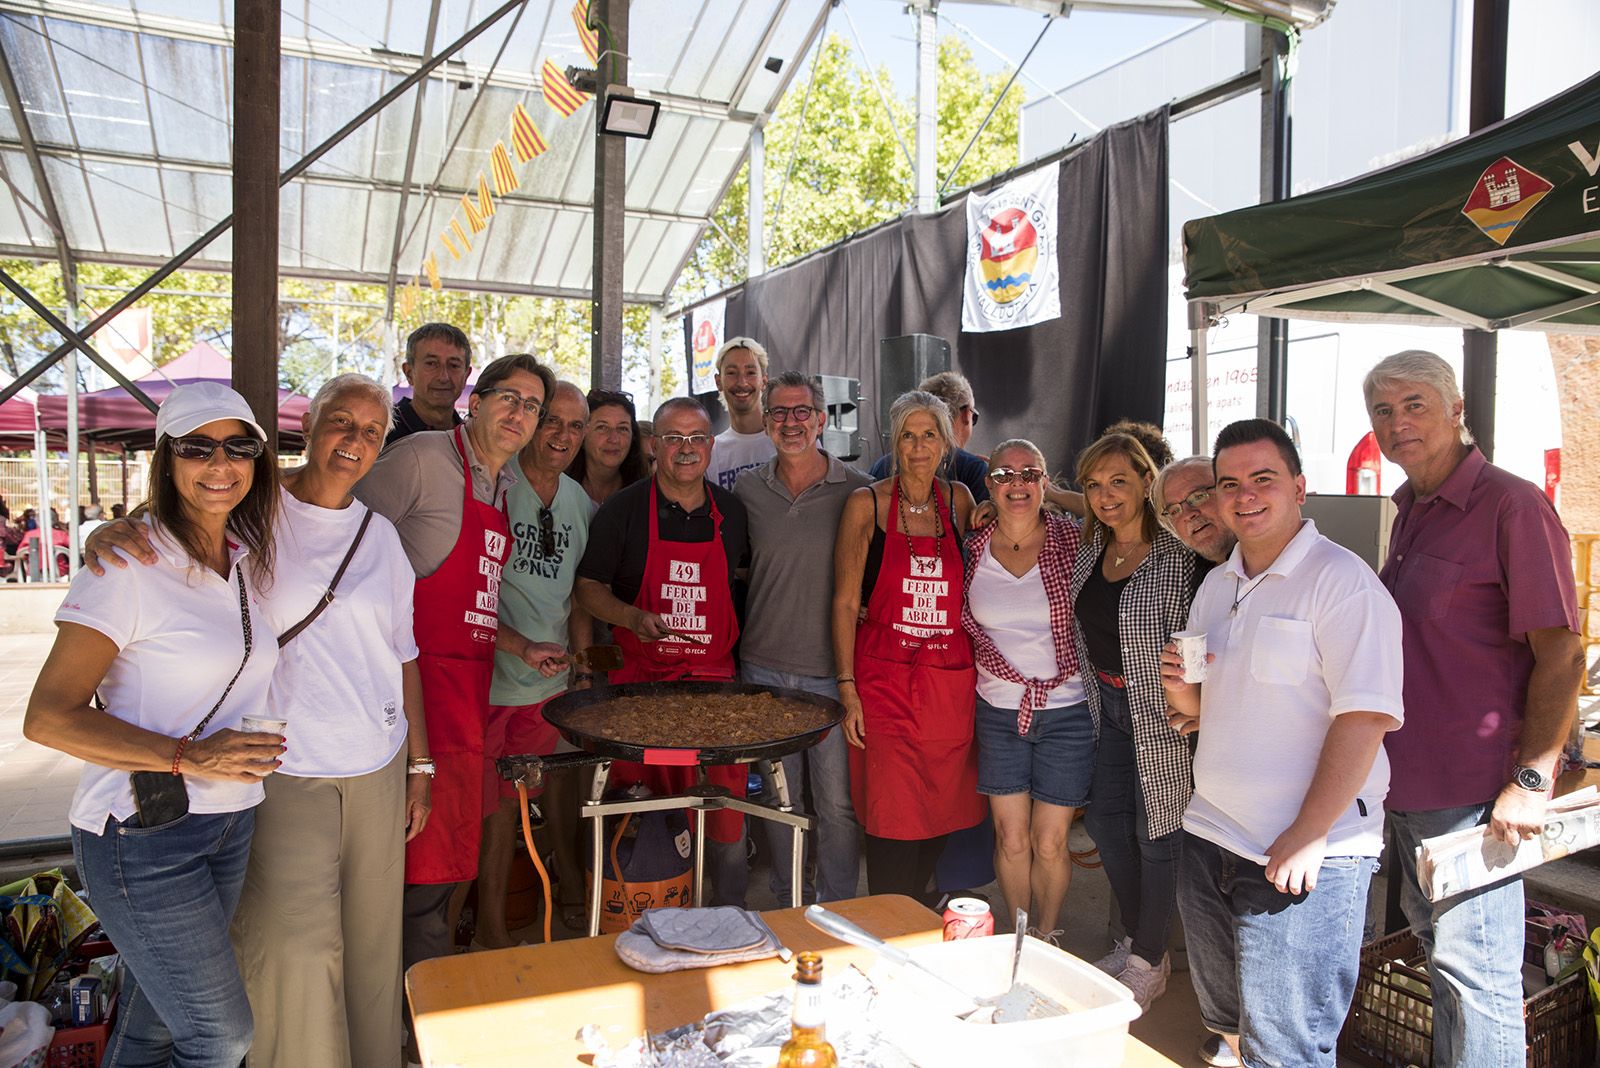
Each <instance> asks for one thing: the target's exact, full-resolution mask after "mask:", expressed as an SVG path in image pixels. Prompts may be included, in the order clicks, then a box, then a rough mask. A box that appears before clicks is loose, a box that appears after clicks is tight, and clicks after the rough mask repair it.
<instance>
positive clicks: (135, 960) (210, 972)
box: [72, 809, 256, 1068]
mask: <svg viewBox="0 0 1600 1068" xmlns="http://www.w3.org/2000/svg"><path fill="white" fill-rule="evenodd" d="M255 818H256V817H255V810H254V809H245V810H244V811H243V812H224V813H217V814H207V815H203V814H201V813H197V812H191V813H189V814H188V815H187V816H183V817H181V818H179V819H177V820H175V821H174V822H172V823H169V824H166V825H165V826H162V827H153V828H150V829H148V830H147V829H145V828H143V827H140V826H139V825H138V819H137V817H135V818H133V819H130V820H129V821H128V822H127V823H118V822H117V821H116V820H114V819H113V820H109V821H108V822H107V823H106V831H105V833H104V834H87V833H85V832H84V831H82V830H79V829H77V828H74V829H73V831H72V853H73V858H74V859H75V860H76V861H77V864H78V874H79V876H80V877H81V878H82V879H83V882H84V886H85V887H86V888H87V889H88V891H89V905H90V907H91V908H93V909H94V912H95V915H96V916H97V917H99V919H100V924H101V926H102V927H104V928H105V930H106V934H108V935H110V936H111V941H113V942H114V943H116V946H117V950H118V952H120V953H121V954H122V960H123V962H124V963H125V964H126V965H127V980H126V987H125V989H124V990H123V993H122V1003H121V1014H120V1015H119V1016H118V1017H117V1023H116V1028H115V1030H114V1031H113V1032H112V1035H111V1039H110V1042H109V1043H108V1044H107V1046H106V1053H105V1059H104V1060H102V1061H101V1068H145V1066H152V1068H154V1066H161V1068H165V1066H167V1065H171V1066H172V1068H238V1065H239V1062H240V1061H242V1060H243V1059H244V1055H245V1053H246V1052H247V1051H248V1050H249V1049H250V1039H251V1037H252V1031H253V1022H252V1019H251V1016H250V1003H249V1001H248V1000H247V999H246V998H245V992H244V982H243V980H242V979H241V978H240V976H239V966H238V964H237V963H236V962H235V960H234V956H233V943H232V942H230V941H229V939H228V925H229V924H230V923H231V922H232V921H233V910H234V907H235V906H236V905H238V903H239V892H240V889H241V888H242V887H243V886H244V872H245V865H246V864H247V863H248V861H249V859H250V834H251V832H252V831H253V830H254V828H255Z"/></svg>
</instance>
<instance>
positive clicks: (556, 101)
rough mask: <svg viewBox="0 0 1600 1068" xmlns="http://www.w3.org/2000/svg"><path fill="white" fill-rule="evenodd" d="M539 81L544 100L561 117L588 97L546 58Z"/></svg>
mask: <svg viewBox="0 0 1600 1068" xmlns="http://www.w3.org/2000/svg"><path fill="white" fill-rule="evenodd" d="M539 81H540V83H541V84H542V85H543V86H544V98H545V101H546V102H547V103H549V105H550V106H551V107H553V108H555V109H556V110H557V111H559V112H560V113H561V115H562V117H566V116H568V115H571V114H572V113H573V112H574V111H577V110H578V109H579V108H581V107H583V103H584V101H585V100H588V99H589V94H588V93H583V92H579V91H578V90H577V89H574V88H573V87H572V83H571V82H569V81H567V76H566V75H565V74H562V73H561V70H560V68H559V67H557V66H556V65H555V64H554V63H552V62H551V61H550V60H548V59H547V60H545V61H544V66H543V67H541V68H539ZM537 154H538V153H534V155H537ZM529 158H530V159H531V158H532V157H529ZM523 162H527V161H526V160H524V161H523Z"/></svg>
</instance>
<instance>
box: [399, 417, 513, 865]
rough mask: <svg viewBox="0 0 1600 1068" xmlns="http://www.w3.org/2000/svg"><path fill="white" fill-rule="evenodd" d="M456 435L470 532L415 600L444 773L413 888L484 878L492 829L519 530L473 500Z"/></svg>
mask: <svg viewBox="0 0 1600 1068" xmlns="http://www.w3.org/2000/svg"><path fill="white" fill-rule="evenodd" d="M452 433H454V434H455V443H456V451H457V452H459V453H461V478H462V482H463V483H464V488H463V490H462V499H461V533H460V535H458V536H457V537H456V544H455V547H454V548H452V549H451V550H450V555H449V556H447V557H446V558H445V561H444V563H443V564H441V565H439V570H437V571H435V572H434V573H433V574H431V575H429V576H428V577H427V578H423V579H418V580H417V584H416V589H415V592H414V593H413V594H412V627H413V630H414V631H415V635H416V640H417V650H418V653H419V655H418V657H417V668H418V671H419V673H420V674H421V676H422V700H423V709H424V712H425V715H426V720H427V724H428V751H429V753H430V754H431V755H432V756H433V762H434V764H435V766H436V767H437V769H438V771H437V773H436V774H435V775H434V777H433V812H432V813H431V814H430V815H429V816H428V825H427V826H426V827H424V828H423V830H422V833H421V834H419V835H417V836H416V837H415V838H413V839H412V840H411V842H410V843H409V844H408V845H407V846H406V882H408V883H455V882H461V881H463V880H466V879H474V878H476V877H477V875H478V839H479V837H480V836H481V833H482V829H483V814H484V809H483V730H484V724H485V722H486V719H487V717H488V713H489V683H490V681H491V680H492V679H493V676H494V641H495V629H496V627H497V625H498V617H497V615H496V611H497V609H498V608H499V604H500V567H501V565H502V564H504V563H505V559H506V553H507V551H508V550H509V548H510V543H509V538H508V534H509V531H510V528H509V526H508V525H507V523H506V517H505V516H504V515H503V514H502V513H501V511H500V509H498V508H496V507H494V506H493V505H491V504H484V503H482V502H481V501H479V500H478V499H477V498H476V497H474V496H473V494H472V470H471V468H470V467H468V465H467V459H466V457H467V453H466V448H465V446H464V445H463V442H462V431H461V428H460V427H456V429H455V430H454V431H453V432H452Z"/></svg>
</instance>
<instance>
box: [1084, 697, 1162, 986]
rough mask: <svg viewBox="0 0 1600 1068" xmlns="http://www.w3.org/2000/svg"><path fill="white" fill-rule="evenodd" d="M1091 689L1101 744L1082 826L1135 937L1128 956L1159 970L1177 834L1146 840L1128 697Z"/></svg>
mask: <svg viewBox="0 0 1600 1068" xmlns="http://www.w3.org/2000/svg"><path fill="white" fill-rule="evenodd" d="M1093 685H1096V686H1099V687H1100V742H1099V746H1098V748H1097V749H1096V750H1095V756H1094V782H1093V784H1092V785H1091V786H1090V788H1089V807H1088V808H1086V809H1084V810H1083V825H1084V828H1085V829H1086V830H1088V832H1089V837H1091V838H1093V839H1094V844H1095V848H1097V849H1099V850H1100V861H1101V863H1102V864H1103V865H1104V866H1105V872H1106V880H1107V881H1108V882H1110V883H1111V892H1112V894H1114V895H1115V896H1116V899H1117V909H1118V911H1119V912H1121V914H1122V928H1123V930H1124V931H1126V932H1127V933H1128V935H1129V936H1130V937H1131V938H1132V939H1133V952H1135V953H1137V954H1138V955H1139V956H1140V957H1142V958H1144V960H1146V961H1147V962H1149V963H1150V964H1160V963H1161V958H1162V956H1163V955H1164V954H1165V953H1166V951H1167V938H1168V936H1169V935H1171V933H1172V917H1173V915H1174V914H1175V913H1176V911H1177V886H1178V856H1179V854H1180V853H1181V852H1182V850H1183V832H1182V831H1173V832H1171V833H1170V834H1164V835H1161V836H1159V837H1157V838H1152V837H1150V821H1149V817H1148V816H1147V815H1146V813H1145V809H1144V788H1143V787H1142V786H1140V784H1139V766H1138V764H1137V762H1136V761H1135V759H1134V745H1133V735H1132V733H1131V731H1132V724H1133V720H1132V719H1131V718H1130V712H1129V710H1128V691H1127V690H1120V689H1117V688H1116V687H1114V686H1108V685H1106V684H1105V683H1103V682H1099V681H1098V680H1097V681H1096V682H1094V683H1093Z"/></svg>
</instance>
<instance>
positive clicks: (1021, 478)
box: [989, 467, 1044, 486]
mask: <svg viewBox="0 0 1600 1068" xmlns="http://www.w3.org/2000/svg"><path fill="white" fill-rule="evenodd" d="M989 478H990V479H991V480H992V481H993V482H994V484H995V485H996V486H1009V485H1011V483H1012V482H1021V483H1022V484H1023V485H1026V486H1031V485H1033V484H1034V483H1036V482H1038V481H1039V480H1040V479H1042V478H1044V472H1043V471H1042V470H1040V469H1039V468H1037V467H1024V468H1022V469H1021V470H1018V469H1017V468H1015V467H997V468H995V469H994V470H993V471H990V472H989Z"/></svg>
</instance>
